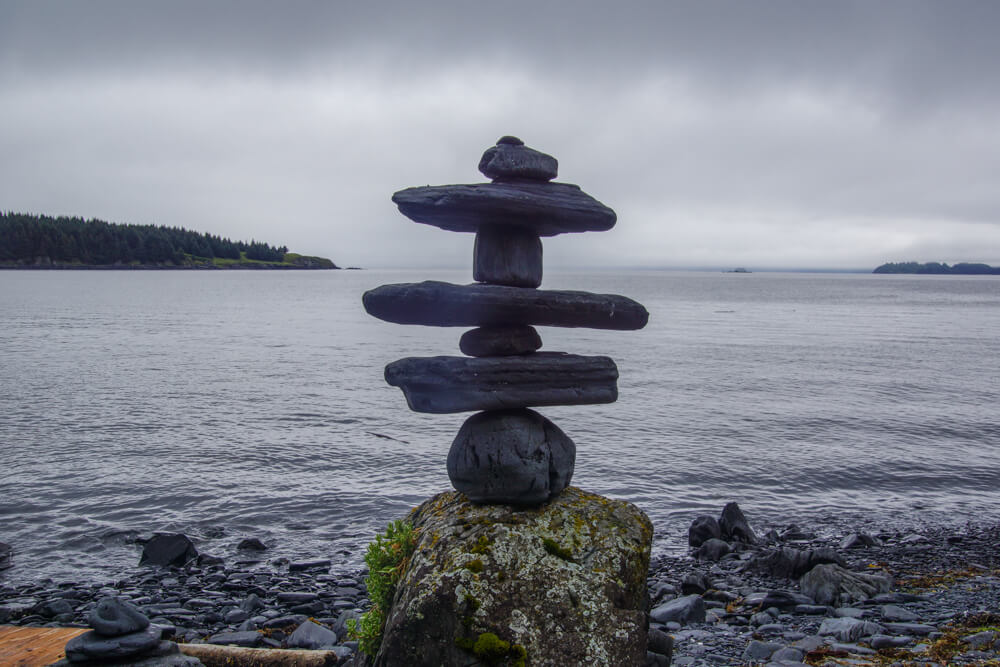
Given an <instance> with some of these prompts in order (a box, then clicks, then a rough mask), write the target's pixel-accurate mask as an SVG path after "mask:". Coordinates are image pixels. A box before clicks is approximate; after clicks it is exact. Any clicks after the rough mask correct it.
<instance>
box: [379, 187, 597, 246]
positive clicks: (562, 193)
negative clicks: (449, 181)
mask: <svg viewBox="0 0 1000 667" xmlns="http://www.w3.org/2000/svg"><path fill="white" fill-rule="evenodd" d="M392 201H393V202H395V203H396V205H397V206H398V207H399V211H400V212H401V213H402V214H403V215H405V216H406V217H407V218H409V219H410V220H413V221H414V222H420V223H423V224H427V225H433V226H435V227H440V228H441V229H446V230H448V231H452V232H477V231H479V228H480V227H482V226H484V225H509V224H511V223H512V222H516V223H517V224H518V225H520V226H521V227H524V228H526V229H530V230H531V231H533V232H534V233H536V234H538V235H539V236H555V235H556V234H566V233H572V232H603V231H607V230H609V229H611V228H612V227H614V226H615V222H616V220H617V216H616V215H615V212H614V211H612V210H611V209H610V208H608V207H607V206H605V205H604V204H602V203H601V202H599V201H597V200H596V199H594V198H593V197H591V196H590V195H588V194H586V193H585V192H583V191H582V190H581V189H580V188H579V186H576V185H571V184H569V183H532V182H530V181H516V182H503V183H477V184H475V185H436V186H432V185H426V186H422V187H416V188H407V189H405V190H400V191H399V192H397V193H395V194H394V195H392Z"/></svg>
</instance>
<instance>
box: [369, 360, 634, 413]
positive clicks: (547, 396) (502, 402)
mask: <svg viewBox="0 0 1000 667" xmlns="http://www.w3.org/2000/svg"><path fill="white" fill-rule="evenodd" d="M385 380H386V382H388V383H389V384H390V385H392V386H394V387H399V388H400V389H402V390H403V394H404V395H405V396H406V402H407V403H408V404H409V406H410V409H411V410H414V411H416V412H430V413H438V414H440V413H450V412H473V411H479V410H508V409H512V408H528V407H534V406H543V405H588V404H595V403H613V402H614V401H615V400H616V399H617V398H618V385H617V380H618V367H617V366H615V362H614V361H612V360H611V358H610V357H584V356H580V355H576V354H565V353H562V352H536V353H535V354H528V355H523V356H513V357H445V356H441V357H408V358H406V359H400V360H399V361H394V362H392V363H391V364H389V365H388V366H386V367H385Z"/></svg>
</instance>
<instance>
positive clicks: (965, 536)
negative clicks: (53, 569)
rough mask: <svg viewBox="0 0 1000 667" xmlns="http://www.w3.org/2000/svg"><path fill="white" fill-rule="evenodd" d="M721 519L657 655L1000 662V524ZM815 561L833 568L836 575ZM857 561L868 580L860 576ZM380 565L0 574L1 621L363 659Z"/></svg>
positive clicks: (697, 659) (655, 579) (694, 660)
mask: <svg viewBox="0 0 1000 667" xmlns="http://www.w3.org/2000/svg"><path fill="white" fill-rule="evenodd" d="M740 516H742V514H740ZM722 518H723V519H724V518H725V515H724V516H723V517H722ZM707 523H709V524H710V523H711V522H707ZM720 523H721V524H722V528H721V532H720V534H719V537H717V538H716V537H708V539H702V538H705V537H707V536H709V535H712V534H713V533H712V528H711V526H709V527H708V529H707V531H708V532H707V533H704V534H702V532H701V531H704V530H706V529H705V522H704V521H702V519H701V518H699V519H698V520H696V521H695V523H694V524H693V527H692V538H693V539H692V541H693V542H698V543H699V547H698V548H692V550H691V553H690V554H689V555H678V556H663V555H661V556H659V557H656V556H654V558H653V561H652V563H651V565H650V571H649V578H648V588H649V596H650V639H649V647H648V648H649V652H648V653H647V664H651V665H666V664H673V665H686V666H691V667H700V666H707V665H803V664H809V665H921V666H924V665H927V666H929V665H1000V524H992V525H965V526H953V527H948V528H941V527H934V528H915V529H912V530H906V529H898V528H895V529H893V530H891V531H886V532H878V533H854V534H847V535H842V536H838V537H836V538H833V537H816V536H814V535H812V534H811V533H810V531H809V529H808V528H806V527H797V526H784V527H776V528H774V529H772V530H769V531H768V532H767V533H766V534H763V535H761V536H758V535H757V534H756V533H755V532H754V531H753V530H752V529H750V528H749V525H748V524H746V523H744V524H743V525H745V526H746V529H747V531H748V532H749V534H746V533H741V531H740V528H739V524H738V522H737V523H736V524H733V523H731V522H730V523H728V524H727V522H726V521H722V522H720ZM713 539H714V540H716V542H711V540H713ZM706 543H709V547H708V548H706V547H705V544H706ZM720 543H721V544H720ZM722 544H724V545H725V547H723V546H722ZM187 555H188V556H190V555H191V554H190V553H189V554H187ZM802 570H807V571H806V572H803V571H802ZM808 570H815V571H817V572H825V573H828V574H829V573H833V575H831V576H834V582H833V584H831V583H830V581H829V580H824V581H823V582H818V583H817V582H816V581H812V580H813V579H816V577H815V576H813V575H809V576H802V575H804V574H807V572H808ZM843 572H848V573H854V574H855V575H857V577H858V578H857V580H855V579H852V578H851V577H850V576H846V580H847V581H848V583H847V584H844V583H843V582H844V580H845V575H843ZM838 573H839V574H840V576H841V579H840V580H836V578H835V575H836V574H838ZM364 577H365V573H364V572H363V571H354V572H347V573H336V572H331V571H330V563H329V561H323V560H319V561H310V562H287V561H284V560H282V559H277V560H267V559H261V560H257V561H253V559H247V560H245V561H244V562H243V563H242V564H235V563H234V564H229V563H226V562H222V561H220V560H219V559H214V558H210V557H207V558H206V557H202V558H192V559H190V560H189V562H188V563H187V564H185V565H184V566H183V567H170V566H155V567H151V568H150V569H149V570H148V572H147V573H145V574H143V575H141V576H136V577H133V578H129V579H123V580H118V581H113V582H109V583H107V584H104V585H87V584H81V583H78V582H72V581H68V582H52V581H42V582H37V583H33V584H23V585H17V586H13V585H8V584H5V583H4V582H3V580H2V578H0V624H13V625H33V626H84V625H85V623H86V618H87V615H88V613H89V612H90V611H91V610H92V609H93V608H94V607H95V605H96V604H97V602H98V600H100V599H102V598H105V597H108V596H116V597H119V598H122V599H125V600H128V601H130V602H131V603H132V604H134V605H136V606H137V607H138V608H139V609H140V610H142V612H143V613H144V614H146V615H147V616H148V617H149V618H150V619H151V621H152V623H153V624H155V625H157V626H160V627H162V628H163V629H164V632H163V636H164V638H172V639H173V640H174V641H177V642H181V643H212V644H235V645H238V646H246V647H258V648H267V647H270V648H275V649H278V648H305V649H324V650H330V651H332V652H334V653H335V655H336V656H337V659H338V660H339V662H340V664H347V663H349V662H352V661H353V660H354V659H355V656H356V650H357V644H356V643H355V642H353V641H351V639H350V637H349V636H348V632H347V628H346V624H347V621H348V619H351V618H357V617H358V616H359V615H360V614H361V613H362V612H363V611H364V610H365V609H366V608H367V606H368V598H367V592H366V588H365V583H364ZM852 581H853V582H854V584H855V585H853V586H852V585H851V583H850V582H852ZM857 581H862V582H867V584H866V586H867V588H866V586H865V585H863V586H860V587H859V585H856V584H857ZM824 582H825V585H824ZM838 582H839V587H838ZM866 596H867V597H866Z"/></svg>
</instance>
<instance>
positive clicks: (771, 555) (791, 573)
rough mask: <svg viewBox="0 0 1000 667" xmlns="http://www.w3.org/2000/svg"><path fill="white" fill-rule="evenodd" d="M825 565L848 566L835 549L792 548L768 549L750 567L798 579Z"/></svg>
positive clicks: (777, 575)
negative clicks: (818, 566)
mask: <svg viewBox="0 0 1000 667" xmlns="http://www.w3.org/2000/svg"><path fill="white" fill-rule="evenodd" d="M823 563H836V564H838V565H841V566H843V565H846V563H845V562H844V559H843V558H841V557H840V555H839V554H838V553H837V552H836V551H834V550H833V549H829V548H825V547H824V548H820V549H810V550H808V551H806V550H802V549H793V548H791V547H780V548H776V549H768V550H765V551H762V552H761V553H759V554H757V555H756V556H754V558H753V560H751V561H750V565H749V567H750V568H751V569H753V570H756V571H758V572H762V573H764V574H768V575H770V576H772V577H784V578H785V579H798V578H799V577H801V576H802V575H803V574H805V573H806V572H808V571H809V570H811V569H813V568H814V567H815V566H817V565H820V564H823ZM817 602H820V604H830V603H829V602H827V601H820V600H817Z"/></svg>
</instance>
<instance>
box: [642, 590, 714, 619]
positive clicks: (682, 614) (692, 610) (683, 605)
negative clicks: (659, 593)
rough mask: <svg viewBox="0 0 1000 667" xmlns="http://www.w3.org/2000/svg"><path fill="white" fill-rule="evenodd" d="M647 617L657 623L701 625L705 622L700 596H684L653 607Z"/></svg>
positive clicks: (703, 605) (703, 602)
mask: <svg viewBox="0 0 1000 667" xmlns="http://www.w3.org/2000/svg"><path fill="white" fill-rule="evenodd" d="M649 617H650V618H651V619H653V620H654V621H656V622H657V623H669V622H670V621H674V622H676V623H680V624H681V625H686V624H688V623H702V622H704V620H705V601H704V600H702V598H701V596H700V595H685V596H684V597H679V598H675V599H673V600H670V601H669V602H665V603H663V604H661V605H660V606H658V607H655V608H654V609H652V610H651V611H650V612H649Z"/></svg>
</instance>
